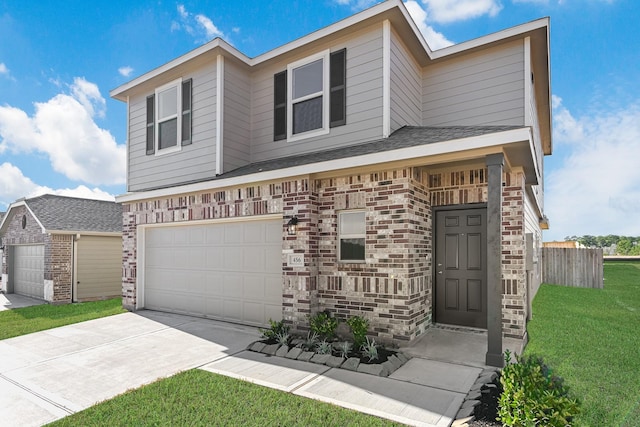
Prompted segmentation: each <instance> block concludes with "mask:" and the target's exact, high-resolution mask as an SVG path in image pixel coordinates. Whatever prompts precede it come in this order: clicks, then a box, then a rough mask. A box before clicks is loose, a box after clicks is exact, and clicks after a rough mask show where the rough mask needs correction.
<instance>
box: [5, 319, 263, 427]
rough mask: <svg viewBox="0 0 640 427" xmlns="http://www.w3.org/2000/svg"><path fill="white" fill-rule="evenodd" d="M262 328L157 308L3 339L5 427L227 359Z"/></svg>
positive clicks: (52, 416)
mask: <svg viewBox="0 0 640 427" xmlns="http://www.w3.org/2000/svg"><path fill="white" fill-rule="evenodd" d="M259 335H260V334H259V332H258V330H257V329H256V328H250V327H245V326H238V325H233V324H229V323H223V322H216V321H213V320H207V319H199V318H195V317H189V316H177V315H171V314H165V313H159V312H153V311H142V312H139V313H137V314H134V313H124V314H119V315H116V316H110V317H105V318H102V319H96V320H91V321H88V322H82V323H77V324H75V325H69V326H64V327H61V328H55V329H50V330H48V331H42V332H37V333H34V334H30V335H25V336H21V337H16V338H10V339H7V340H2V341H0V399H1V403H0V420H1V421H0V424H1V425H3V426H40V425H42V424H46V423H49V422H51V421H54V420H57V419H59V418H62V417H65V416H67V415H69V414H72V413H74V412H78V411H81V410H83V409H86V408H88V407H90V406H93V405H95V404H96V403H98V402H100V401H103V400H106V399H110V398H112V397H114V396H115V395H118V394H121V393H124V392H125V391H127V390H129V389H132V388H136V387H139V386H141V385H144V384H147V383H150V382H153V381H155V380H157V379H158V378H163V377H169V376H171V375H174V374H176V373H178V372H180V371H184V370H187V369H192V368H195V367H199V366H202V365H205V364H207V363H210V362H213V361H215V360H218V359H221V358H224V357H227V356H229V355H231V354H234V353H237V352H239V351H241V350H243V349H245V348H246V346H247V345H248V344H250V343H251V342H253V341H255V340H256V339H258V337H259Z"/></svg>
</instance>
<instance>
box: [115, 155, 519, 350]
mask: <svg viewBox="0 0 640 427" xmlns="http://www.w3.org/2000/svg"><path fill="white" fill-rule="evenodd" d="M523 180H524V178H523V176H522V174H521V173H519V172H515V173H507V174H505V186H504V187H503V190H504V197H503V200H504V203H503V208H502V209H503V224H502V229H503V245H504V248H505V249H504V251H503V255H502V264H503V276H502V277H503V279H502V280H503V287H504V292H503V294H504V295H503V335H504V336H510V337H518V338H522V336H523V334H524V323H525V317H526V315H525V313H524V309H523V307H524V301H525V296H524V283H525V274H526V272H525V270H524V221H523V215H524V214H523V204H524V200H523V197H524V181H523ZM487 191H488V190H487V183H486V169H485V168H484V167H480V168H476V169H473V168H467V169H456V170H447V171H442V172H440V171H438V172H428V171H427V170H426V169H425V168H409V167H407V168H399V169H393V170H382V171H378V172H366V173H364V172H363V173H354V174H348V175H344V176H336V177H330V178H320V179H314V178H313V177H300V178H297V179H287V180H282V181H277V182H268V183H258V184H254V185H250V186H238V187H232V188H226V189H223V190H215V191H203V192H199V193H194V194H189V195H181V196H174V197H164V198H158V199H152V200H147V201H143V202H135V203H130V204H124V206H123V208H124V228H123V246H124V252H123V304H124V306H125V307H127V308H129V309H134V308H135V307H136V277H137V267H138V266H137V249H138V248H137V234H138V226H139V225H144V224H162V223H175V222H184V223H187V222H188V221H193V220H210V219H211V220H212V219H222V218H242V217H250V216H255V215H266V214H281V215H283V230H282V235H283V239H282V249H283V254H282V262H283V268H282V270H283V275H282V277H283V279H282V280H283V283H282V294H283V318H284V319H285V320H286V321H287V322H289V323H290V324H292V325H293V326H294V327H296V328H298V329H301V330H304V329H305V328H307V325H308V322H307V316H308V315H309V314H313V313H316V312H318V311H322V310H329V311H331V312H332V313H334V315H335V316H336V317H338V318H341V319H345V318H347V317H349V316H353V315H363V316H365V317H367V318H368V319H369V320H370V331H369V332H370V334H371V335H373V336H376V337H377V338H378V339H379V340H380V341H396V342H400V341H408V340H411V339H413V338H415V337H417V336H419V335H420V334H421V333H422V332H424V330H425V329H426V328H428V327H429V325H430V324H431V322H432V309H433V306H432V304H433V290H432V289H433V285H432V265H431V252H432V232H431V230H432V214H431V207H432V206H452V207H454V206H455V205H461V204H472V203H485V202H486V200H487ZM353 209H363V210H364V211H365V212H366V213H365V215H366V241H365V247H366V251H365V254H366V255H365V256H366V259H365V262H364V263H341V262H338V255H337V243H338V242H337V239H338V224H337V220H338V213H339V212H340V211H342V210H353ZM293 216H296V217H297V218H298V221H299V222H298V231H297V233H296V235H294V236H289V235H288V234H287V231H286V223H287V221H288V220H289V219H290V218H291V217H293ZM290 253H295V254H301V255H303V256H304V259H305V263H304V266H302V267H289V266H288V265H287V256H288V254H290Z"/></svg>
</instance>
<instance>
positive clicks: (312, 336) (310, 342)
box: [298, 331, 320, 351]
mask: <svg viewBox="0 0 640 427" xmlns="http://www.w3.org/2000/svg"><path fill="white" fill-rule="evenodd" d="M318 341H320V339H319V338H318V334H316V333H315V332H313V331H309V332H307V338H305V340H304V341H303V342H302V343H300V344H298V346H299V347H300V348H302V349H303V350H307V351H313V350H314V349H315V348H316V345H317V344H318Z"/></svg>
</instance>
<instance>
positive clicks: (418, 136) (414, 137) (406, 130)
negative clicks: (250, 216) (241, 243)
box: [218, 126, 522, 179]
mask: <svg viewBox="0 0 640 427" xmlns="http://www.w3.org/2000/svg"><path fill="white" fill-rule="evenodd" d="M520 128H522V126H437V127H435V126H433V127H431V126H428V127H425V126H405V127H402V128H400V129H398V130H397V131H395V132H394V133H393V134H391V135H390V136H389V137H388V138H384V139H379V140H376V141H373V142H366V143H363V144H357V145H351V146H348V147H342V148H336V149H333V150H325V151H319V152H315V153H309V154H302V155H298V156H290V157H282V158H279V159H273V160H267V161H264V162H257V163H251V164H248V165H246V166H241V167H239V168H237V169H234V170H231V171H229V172H225V173H224V174H222V175H220V176H219V177H218V179H220V178H231V177H235V176H242V175H248V174H252V173H257V172H267V171H272V170H277V169H285V168H289V167H294V166H304V165H308V164H312V163H318V162H324V161H329V160H337V159H344V158H348V157H356V156H362V155H365V154H372V153H380V152H384V151H391V150H397V149H401V148H409V147H416V146H419V145H427V144H433V143H436V142H444V141H451V140H455V139H462V138H471V137H474V136H481V135H487V134H490V133H497V132H504V131H508V130H513V129H520Z"/></svg>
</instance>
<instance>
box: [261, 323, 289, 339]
mask: <svg viewBox="0 0 640 427" xmlns="http://www.w3.org/2000/svg"><path fill="white" fill-rule="evenodd" d="M269 325H270V327H269V329H259V331H260V333H261V334H262V336H263V337H264V338H265V339H267V340H272V341H277V340H278V337H283V336H285V335H287V336H288V334H289V326H287V325H285V324H284V320H280V321H279V322H276V321H274V320H271V319H269Z"/></svg>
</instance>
